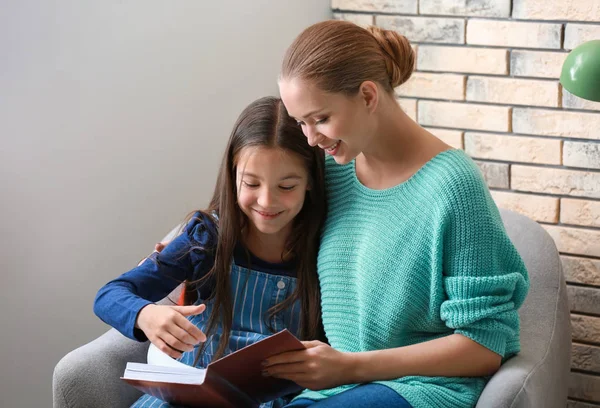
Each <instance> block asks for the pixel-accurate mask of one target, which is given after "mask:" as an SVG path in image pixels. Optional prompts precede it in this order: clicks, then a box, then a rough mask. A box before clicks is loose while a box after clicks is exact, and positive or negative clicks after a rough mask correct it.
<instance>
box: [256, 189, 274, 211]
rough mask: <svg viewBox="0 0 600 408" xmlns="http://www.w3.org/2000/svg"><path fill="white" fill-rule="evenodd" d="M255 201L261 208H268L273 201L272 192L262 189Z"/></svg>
mask: <svg viewBox="0 0 600 408" xmlns="http://www.w3.org/2000/svg"><path fill="white" fill-rule="evenodd" d="M257 201H258V205H260V206H261V207H262V208H269V207H270V206H271V205H272V204H273V201H274V197H273V194H272V192H271V191H270V190H269V189H268V188H265V189H263V190H262V191H261V193H260V195H259V197H258V200H257Z"/></svg>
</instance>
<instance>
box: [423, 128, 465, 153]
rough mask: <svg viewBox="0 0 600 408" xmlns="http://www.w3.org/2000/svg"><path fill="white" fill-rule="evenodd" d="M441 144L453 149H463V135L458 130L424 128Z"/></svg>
mask: <svg viewBox="0 0 600 408" xmlns="http://www.w3.org/2000/svg"><path fill="white" fill-rule="evenodd" d="M425 129H426V130H427V131H429V132H431V133H432V134H433V135H434V136H436V137H437V138H438V139H440V140H441V141H442V142H444V143H446V144H447V145H450V146H452V147H454V148H455V149H462V148H463V133H464V132H461V131H460V130H451V129H439V128H425Z"/></svg>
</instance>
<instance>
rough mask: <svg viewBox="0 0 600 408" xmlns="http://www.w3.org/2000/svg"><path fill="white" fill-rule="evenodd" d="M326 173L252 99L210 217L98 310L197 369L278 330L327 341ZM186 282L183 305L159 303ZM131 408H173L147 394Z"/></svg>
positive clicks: (269, 110) (297, 137) (101, 299)
mask: <svg viewBox="0 0 600 408" xmlns="http://www.w3.org/2000/svg"><path fill="white" fill-rule="evenodd" d="M323 172H324V160H323V154H322V151H320V149H318V148H313V147H310V146H309V145H308V144H307V142H306V138H305V137H304V135H303V134H302V131H301V130H300V129H299V128H298V126H297V124H296V123H295V121H293V120H292V119H290V117H289V116H288V115H287V112H286V110H285V107H284V106H283V104H282V102H281V100H280V99H277V98H272V97H267V98H262V99H259V100H258V101H255V102H254V103H252V104H251V105H249V106H248V107H247V108H246V109H245V110H244V111H243V112H242V114H241V115H240V117H239V118H238V120H237V122H236V124H235V126H234V129H233V132H232V134H231V137H230V139H229V143H228V145H227V149H226V152H225V155H224V158H223V162H222V165H221V169H220V173H219V177H218V181H217V184H216V188H215V191H214V195H213V198H212V200H211V203H210V206H209V207H208V209H207V210H205V211H198V212H196V213H195V215H194V216H193V217H192V219H191V221H189V222H188V223H187V226H186V227H185V230H184V231H183V232H182V233H181V234H180V235H179V236H178V237H177V238H175V239H174V240H173V241H172V242H171V243H170V244H169V245H168V246H167V247H166V248H164V249H163V250H162V252H160V253H155V254H153V255H152V256H151V257H150V258H149V259H147V260H146V261H144V262H142V263H141V264H140V265H139V266H138V267H136V268H134V269H133V270H131V271H129V272H127V273H125V274H123V275H121V276H120V277H119V278H117V279H115V280H113V281H111V282H109V283H108V284H106V285H105V286H104V287H103V288H101V289H100V291H99V292H98V294H97V296H96V300H95V303H94V312H95V313H96V315H97V316H98V317H100V318H101V319H102V320H103V321H104V322H106V323H108V324H110V325H111V326H113V327H115V328H116V329H117V330H119V331H120V332H121V333H123V334H124V335H125V336H127V337H129V338H131V339H134V340H138V341H146V340H150V341H151V342H152V344H154V345H155V346H156V347H158V348H159V349H160V350H162V351H163V352H165V353H167V354H169V355H170V356H172V357H175V358H179V359H180V360H181V361H182V362H184V363H185V364H188V365H195V366H199V367H205V366H206V365H207V364H208V363H210V362H211V361H212V360H215V359H218V358H220V357H222V356H223V355H226V354H229V353H231V352H234V351H236V350H238V349H240V348H242V347H244V346H246V345H249V344H251V343H253V342H256V341H258V340H260V339H262V338H264V337H266V336H268V335H270V334H272V333H273V332H275V331H279V330H281V329H283V328H287V329H289V330H290V331H291V332H292V333H294V334H296V335H297V336H299V337H300V338H302V339H315V338H319V337H321V336H322V331H321V330H322V329H321V326H320V297H319V290H318V280H317V275H316V254H317V248H318V242H319V231H320V227H321V224H322V220H323V217H324V213H325V197H324V179H323ZM183 281H187V284H186V292H185V295H186V296H185V298H186V299H187V302H186V303H187V304H188V305H186V306H170V305H156V304H154V303H153V302H156V301H158V300H160V299H162V298H164V297H165V296H167V295H168V294H169V293H171V291H173V290H174V289H175V288H176V287H177V286H178V285H179V284H180V283H181V282H183ZM201 343H202V345H201V346H199V344H201ZM282 404H283V401H280V400H277V401H273V402H271V403H269V404H264V406H268V407H277V406H281V405H282ZM133 406H134V407H149V406H152V407H153V408H156V407H168V406H169V405H168V404H167V403H162V404H161V401H160V400H157V399H155V398H154V397H152V396H149V395H144V396H142V397H141V398H140V399H139V400H138V401H137V402H136V403H135V404H134V405H133Z"/></svg>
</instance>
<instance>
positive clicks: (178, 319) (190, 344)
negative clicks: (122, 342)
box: [135, 304, 206, 358]
mask: <svg viewBox="0 0 600 408" xmlns="http://www.w3.org/2000/svg"><path fill="white" fill-rule="evenodd" d="M205 309H206V306H205V305H197V306H193V305H192V306H168V305H155V304H150V305H147V306H144V307H143V308H142V310H140V313H139V314H138V318H137V321H136V324H135V326H136V327H138V328H139V329H141V330H142V331H143V332H144V334H145V335H146V337H148V340H150V341H151V342H152V344H154V345H155V346H156V347H158V349H159V350H161V351H162V352H164V353H166V354H168V355H169V356H171V357H173V358H179V357H181V354H182V353H183V352H184V351H191V350H193V349H194V346H195V345H196V344H199V343H201V342H204V341H206V335H205V334H204V333H202V330H200V329H199V328H198V327H196V326H195V325H194V324H193V323H191V322H190V321H189V320H188V319H186V317H187V316H195V315H198V314H200V313H202V312H204V310H205Z"/></svg>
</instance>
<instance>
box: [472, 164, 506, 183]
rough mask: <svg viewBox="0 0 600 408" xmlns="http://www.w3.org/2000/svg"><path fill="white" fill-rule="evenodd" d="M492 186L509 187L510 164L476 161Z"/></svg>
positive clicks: (486, 180)
mask: <svg viewBox="0 0 600 408" xmlns="http://www.w3.org/2000/svg"><path fill="white" fill-rule="evenodd" d="M475 163H477V165H478V166H479V169H480V170H481V172H482V173H483V178H484V179H485V182H486V183H487V185H488V187H490V188H508V187H509V184H508V164H505V163H488V162H481V161H475Z"/></svg>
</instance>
